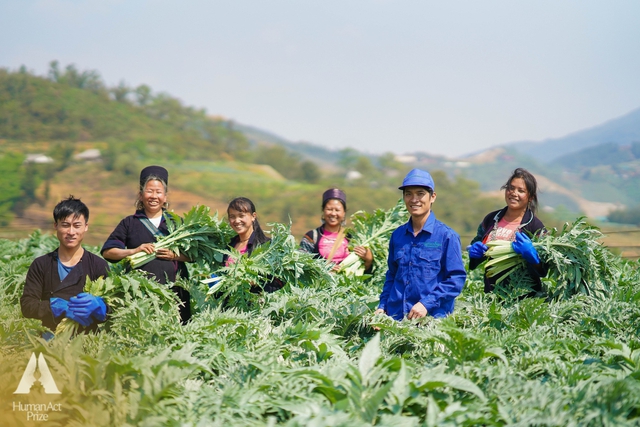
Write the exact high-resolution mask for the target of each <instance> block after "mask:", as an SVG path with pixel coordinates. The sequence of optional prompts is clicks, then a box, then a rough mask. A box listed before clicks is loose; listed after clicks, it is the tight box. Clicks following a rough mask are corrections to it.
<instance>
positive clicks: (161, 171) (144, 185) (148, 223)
mask: <svg viewBox="0 0 640 427" xmlns="http://www.w3.org/2000/svg"><path fill="white" fill-rule="evenodd" d="M168 183H169V172H168V171H167V170H166V169H165V168H163V167H162V166H147V167H146V168H144V169H142V171H141V172H140V191H139V193H138V200H137V201H136V213H135V214H133V215H129V216H128V217H126V218H124V219H123V220H122V221H120V224H118V226H117V227H116V229H115V230H113V232H112V233H111V235H110V236H109V238H108V239H107V241H106V242H105V244H104V245H103V246H102V250H101V251H100V252H101V254H102V256H103V258H104V259H106V260H107V261H110V262H118V261H120V260H121V259H123V258H126V257H128V256H130V255H133V254H136V253H138V252H146V253H148V254H151V253H154V252H155V254H156V258H155V259H153V260H151V261H150V262H148V263H147V264H145V265H143V266H141V267H140V270H144V271H146V272H148V273H150V274H151V275H152V276H153V277H154V278H155V279H156V280H157V281H158V282H160V283H162V284H167V283H173V282H175V281H176V279H177V278H178V277H183V278H188V277H189V273H188V271H187V266H186V265H185V262H189V260H188V259H187V258H186V257H185V256H184V255H180V256H178V255H176V254H175V253H174V252H172V251H171V250H169V249H158V250H156V249H155V247H154V242H155V241H156V237H160V236H166V235H168V234H169V230H168V228H167V222H166V221H167V219H168V217H166V216H165V215H164V211H165V210H166V208H167V205H168V204H167V186H168ZM169 220H170V219H169ZM171 289H172V290H173V291H174V292H175V293H176V294H177V295H178V297H179V298H180V300H181V301H182V306H181V307H180V317H181V319H182V322H183V323H186V322H187V321H188V320H189V319H190V318H191V304H190V299H191V298H190V295H189V292H188V291H186V290H185V289H183V288H181V287H179V286H174V287H172V288H171Z"/></svg>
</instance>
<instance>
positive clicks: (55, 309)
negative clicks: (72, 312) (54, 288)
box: [49, 298, 69, 319]
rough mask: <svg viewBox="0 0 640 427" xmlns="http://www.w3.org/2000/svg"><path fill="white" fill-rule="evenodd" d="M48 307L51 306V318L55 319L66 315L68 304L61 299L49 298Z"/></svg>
mask: <svg viewBox="0 0 640 427" xmlns="http://www.w3.org/2000/svg"><path fill="white" fill-rule="evenodd" d="M49 305H50V306H51V312H52V313H53V317H55V318H56V319H57V318H58V317H60V316H62V315H65V314H67V310H68V309H69V302H68V301H67V300H64V299H62V298H49Z"/></svg>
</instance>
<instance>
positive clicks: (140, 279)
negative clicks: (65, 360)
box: [56, 269, 180, 333]
mask: <svg viewBox="0 0 640 427" xmlns="http://www.w3.org/2000/svg"><path fill="white" fill-rule="evenodd" d="M84 292H87V293H89V294H91V295H95V296H98V297H101V298H102V299H103V300H104V302H105V304H106V305H107V306H108V307H109V308H110V311H112V312H113V311H118V310H119V309H122V308H125V307H127V306H129V305H130V304H132V303H133V302H134V301H137V300H141V299H145V298H149V299H150V300H151V304H152V305H153V306H154V307H155V309H156V311H161V312H163V313H164V314H165V316H173V317H174V318H175V319H176V321H179V318H180V316H179V312H178V311H177V307H178V304H180V302H179V301H178V299H177V297H176V295H175V294H174V293H173V292H172V291H171V290H170V289H169V288H167V287H166V286H163V285H161V284H160V283H158V282H156V281H155V280H153V279H152V278H150V277H149V276H148V275H147V274H146V273H145V272H143V271H139V270H133V271H129V272H126V273H125V272H123V271H119V270H118V269H115V270H114V271H112V272H110V273H109V275H108V276H107V277H106V278H103V277H100V278H98V279H96V280H93V281H92V280H90V279H89V278H87V282H86V284H85V286H84ZM79 326H80V325H79V324H78V323H77V322H76V321H74V320H71V319H69V318H67V317H65V318H64V319H62V321H61V322H60V324H59V325H58V327H57V328H56V333H63V332H65V331H66V330H68V329H73V330H74V331H75V330H77V328H78V327H79Z"/></svg>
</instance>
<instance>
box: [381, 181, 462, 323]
mask: <svg viewBox="0 0 640 427" xmlns="http://www.w3.org/2000/svg"><path fill="white" fill-rule="evenodd" d="M399 189H400V190H402V194H403V198H404V203H405V205H406V206H407V210H408V211H409V213H410V214H411V219H410V220H409V221H408V222H407V223H406V224H404V225H402V226H400V227H398V228H397V229H396V230H395V231H394V232H393V234H392V235H391V240H390V241H389V258H388V261H387V263H388V265H389V270H388V271H387V277H386V280H385V282H384V287H383V288H382V293H381V294H380V304H379V305H378V309H377V310H376V314H379V313H385V314H387V315H389V316H391V317H393V318H394V319H396V320H402V319H403V318H404V317H405V316H406V317H407V319H419V318H421V317H425V316H427V315H431V316H433V317H444V316H446V315H448V314H449V313H451V312H452V311H453V305H454V301H455V299H456V297H457V296H458V295H459V294H460V292H461V291H462V287H463V286H464V282H465V279H466V277H467V273H466V272H465V269H464V264H463V263H462V250H461V247H460V236H459V235H458V233H456V232H455V231H453V230H452V229H451V228H449V227H448V226H447V225H445V224H444V223H442V222H440V221H438V220H437V219H436V216H435V214H434V213H433V212H431V205H432V204H433V202H435V200H436V192H435V184H434V182H433V178H431V175H430V174H429V172H427V171H423V170H420V169H413V170H412V171H411V172H409V173H408V174H407V176H406V177H405V178H404V181H403V182H402V186H401V187H399Z"/></svg>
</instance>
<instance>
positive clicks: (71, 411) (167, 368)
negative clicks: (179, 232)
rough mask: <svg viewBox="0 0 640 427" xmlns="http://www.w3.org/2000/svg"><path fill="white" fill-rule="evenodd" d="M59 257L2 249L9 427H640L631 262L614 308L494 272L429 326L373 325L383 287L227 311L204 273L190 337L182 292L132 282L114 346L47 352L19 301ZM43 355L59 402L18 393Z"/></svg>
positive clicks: (43, 245)
mask: <svg viewBox="0 0 640 427" xmlns="http://www.w3.org/2000/svg"><path fill="white" fill-rule="evenodd" d="M56 246H57V241H56V240H55V238H53V237H51V236H42V235H40V234H39V233H35V234H33V235H31V236H30V237H29V238H28V239H24V240H21V241H18V242H14V241H8V240H0V291H1V292H2V295H3V298H2V299H0V339H1V345H0V358H1V360H2V363H0V396H1V399H0V400H1V401H2V411H1V412H0V416H2V424H3V425H33V424H35V423H33V422H32V421H27V420H26V415H25V412H21V411H17V410H15V402H22V403H35V402H45V403H46V402H54V403H60V404H61V411H51V412H49V413H48V416H49V419H48V421H47V422H46V423H40V424H39V425H47V426H57V425H59V426H123V425H130V426H134V425H135V426H209V425H211V426H225V427H229V426H263V425H286V426H360V425H363V426H366V425H380V426H403V427H404V426H423V425H425V426H476V425H487V426H494V425H499V426H502V425H509V426H603V425H604V426H624V425H634V426H635V425H640V341H639V339H638V335H639V332H640V274H639V272H638V263H637V262H633V263H632V262H625V261H623V260H621V259H616V260H615V263H616V268H619V269H620V274H619V281H618V283H613V284H611V289H612V291H611V293H610V294H609V295H608V296H607V297H599V298H594V297H589V296H583V295H579V296H574V297H572V298H570V299H568V300H562V301H558V302H545V301H544V300H542V299H536V298H530V299H522V300H517V299H516V300H513V301H500V300H498V299H497V298H496V297H495V295H492V294H490V295H485V294H484V293H483V291H482V279H481V276H480V274H481V272H480V269H478V270H476V271H474V272H472V273H470V276H469V278H468V280H467V283H466V285H465V288H464V290H463V293H462V295H461V296H460V297H459V298H458V300H457V303H456V309H455V312H454V314H453V315H451V316H450V317H448V318H446V319H442V320H436V319H432V318H428V319H426V321H424V322H423V323H420V324H416V323H410V322H407V321H404V322H395V321H393V320H390V319H388V318H382V317H373V316H372V313H373V310H374V309H375V307H376V306H377V302H378V295H379V292H380V289H381V285H382V283H381V282H380V280H381V279H380V278H379V277H380V276H378V275H376V276H374V280H373V282H371V281H362V280H359V279H348V280H347V279H343V278H338V279H337V280H335V281H333V282H322V283H320V282H313V283H310V284H305V285H304V286H295V285H292V284H289V285H288V286H286V287H285V288H284V289H283V290H280V291H278V292H276V293H273V294H250V293H248V292H247V295H246V298H245V299H244V300H243V301H244V302H243V303H242V304H239V305H238V306H237V307H235V308H228V307H227V308H224V307H222V305H223V304H221V303H220V301H216V300H215V299H213V300H212V299H209V300H206V301H205V295H206V292H207V290H208V289H207V286H206V285H202V284H200V283H199V282H198V281H197V280H196V279H197V278H198V277H204V275H205V273H206V271H204V270H202V271H198V270H197V268H199V267H193V271H192V272H193V274H194V280H193V282H191V283H183V286H185V287H188V288H190V291H191V292H192V295H193V299H194V302H195V304H194V305H195V306H196V313H194V317H193V319H192V321H191V322H190V323H189V324H187V325H185V326H183V325H181V324H180V323H179V321H178V315H177V309H176V307H175V305H174V304H172V303H170V302H171V301H168V298H171V297H170V295H171V294H170V293H167V292H166V290H165V289H161V288H160V287H159V286H160V285H158V284H156V283H155V282H152V281H149V280H147V279H145V278H144V277H143V276H142V275H140V274H138V273H130V274H126V275H125V274H120V275H114V277H113V278H112V280H117V281H119V282H118V283H120V284H121V285H122V286H123V288H126V289H127V291H126V292H124V293H123V294H122V295H121V296H120V297H119V298H120V299H119V300H118V301H119V302H118V308H117V310H115V313H114V314H113V315H112V316H111V320H110V321H109V322H107V323H106V324H105V325H103V326H102V327H101V330H100V332H98V333H97V334H94V335H81V336H77V337H74V338H72V337H71V336H70V335H69V333H63V334H58V335H57V336H56V337H55V338H54V339H53V340H52V341H50V342H45V341H44V340H42V339H40V338H39V336H40V333H41V332H42V330H41V327H40V326H39V322H38V321H34V320H29V319H24V318H23V317H22V316H21V314H20V307H19V298H20V295H21V293H22V287H23V285H24V277H25V274H26V271H27V268H28V266H29V264H30V263H31V261H32V259H33V258H35V257H36V256H39V255H41V254H44V253H46V252H47V251H50V250H51V249H53V248H55V247H56ZM238 289H240V290H241V291H242V290H243V289H244V288H242V287H238ZM168 302H169V303H168ZM372 326H377V327H378V328H380V331H379V332H376V331H375V330H374V329H373V328H372ZM34 351H35V352H42V353H43V354H44V355H45V358H46V360H47V362H48V365H49V367H50V370H51V373H52V375H53V377H54V379H55V381H56V384H57V386H58V388H59V389H60V391H61V392H62V393H61V394H60V395H46V394H43V393H42V392H41V391H37V390H35V391H34V390H32V392H31V394H29V395H14V394H13V392H14V391H15V389H16V387H17V385H18V383H19V381H20V378H21V376H22V373H23V371H24V368H25V366H26V364H27V361H28V359H29V356H30V354H31V353H32V352H34ZM12 405H13V406H12Z"/></svg>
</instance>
